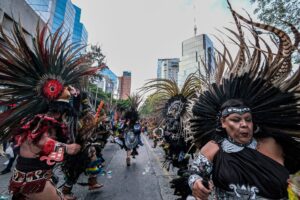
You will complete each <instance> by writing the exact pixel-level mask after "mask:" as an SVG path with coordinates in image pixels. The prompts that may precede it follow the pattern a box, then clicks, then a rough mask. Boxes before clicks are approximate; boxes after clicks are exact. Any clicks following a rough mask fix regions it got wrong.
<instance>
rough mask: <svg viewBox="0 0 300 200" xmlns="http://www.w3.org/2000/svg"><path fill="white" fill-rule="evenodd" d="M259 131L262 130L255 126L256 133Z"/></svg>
mask: <svg viewBox="0 0 300 200" xmlns="http://www.w3.org/2000/svg"><path fill="white" fill-rule="evenodd" d="M259 131H260V128H259V126H256V128H255V130H254V133H255V134H256V133H258V132H259Z"/></svg>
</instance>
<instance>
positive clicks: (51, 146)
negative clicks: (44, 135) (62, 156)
mask: <svg viewBox="0 0 300 200" xmlns="http://www.w3.org/2000/svg"><path fill="white" fill-rule="evenodd" d="M56 143H57V142H56V141H55V140H52V139H50V138H49V139H48V140H47V142H46V143H45V144H44V146H43V149H42V153H43V154H44V155H49V154H50V153H51V152H53V151H54V150H55V145H56Z"/></svg>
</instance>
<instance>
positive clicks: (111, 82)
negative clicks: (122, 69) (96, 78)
mask: <svg viewBox="0 0 300 200" xmlns="http://www.w3.org/2000/svg"><path fill="white" fill-rule="evenodd" d="M99 74H100V75H102V77H103V78H102V80H101V81H100V85H101V86H100V87H101V88H102V90H103V91H104V92H107V93H112V94H113V96H114V98H118V96H119V95H118V77H117V75H116V74H115V73H114V72H113V71H111V70H110V69H109V68H108V67H107V68H104V69H102V70H101V71H100V72H99Z"/></svg>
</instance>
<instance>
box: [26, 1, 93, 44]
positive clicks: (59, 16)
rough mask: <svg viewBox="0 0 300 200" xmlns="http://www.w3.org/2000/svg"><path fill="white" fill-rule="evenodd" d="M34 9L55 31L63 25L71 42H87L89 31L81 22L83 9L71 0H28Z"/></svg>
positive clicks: (52, 30) (64, 31)
mask: <svg viewBox="0 0 300 200" xmlns="http://www.w3.org/2000/svg"><path fill="white" fill-rule="evenodd" d="M26 2H27V3H28V4H29V5H30V6H31V7H32V9H33V10H34V11H35V12H36V13H37V14H38V15H39V16H40V17H41V19H42V20H43V21H44V22H46V23H48V25H49V29H50V31H51V32H52V33H54V32H55V31H56V30H57V29H58V28H59V27H60V26H62V29H61V33H63V34H64V37H67V36H68V35H69V38H70V42H71V41H72V42H79V43H81V44H87V39H88V33H87V31H86V29H85V27H84V25H83V24H82V23H81V22H80V17H81V9H80V8H79V7H77V6H75V5H74V4H73V3H72V2H71V0H26Z"/></svg>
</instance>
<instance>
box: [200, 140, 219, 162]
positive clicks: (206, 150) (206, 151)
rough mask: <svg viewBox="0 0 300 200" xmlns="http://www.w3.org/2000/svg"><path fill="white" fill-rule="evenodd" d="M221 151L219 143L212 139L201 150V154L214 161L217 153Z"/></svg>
mask: <svg viewBox="0 0 300 200" xmlns="http://www.w3.org/2000/svg"><path fill="white" fill-rule="evenodd" d="M218 151H219V145H218V144H217V143H216V142H215V141H213V140H211V141H209V142H208V143H206V144H205V145H204V146H203V147H202V148H201V150H200V152H201V154H203V155H204V156H205V157H207V158H208V160H210V161H213V159H214V157H215V155H216V153H217V152H218Z"/></svg>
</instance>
